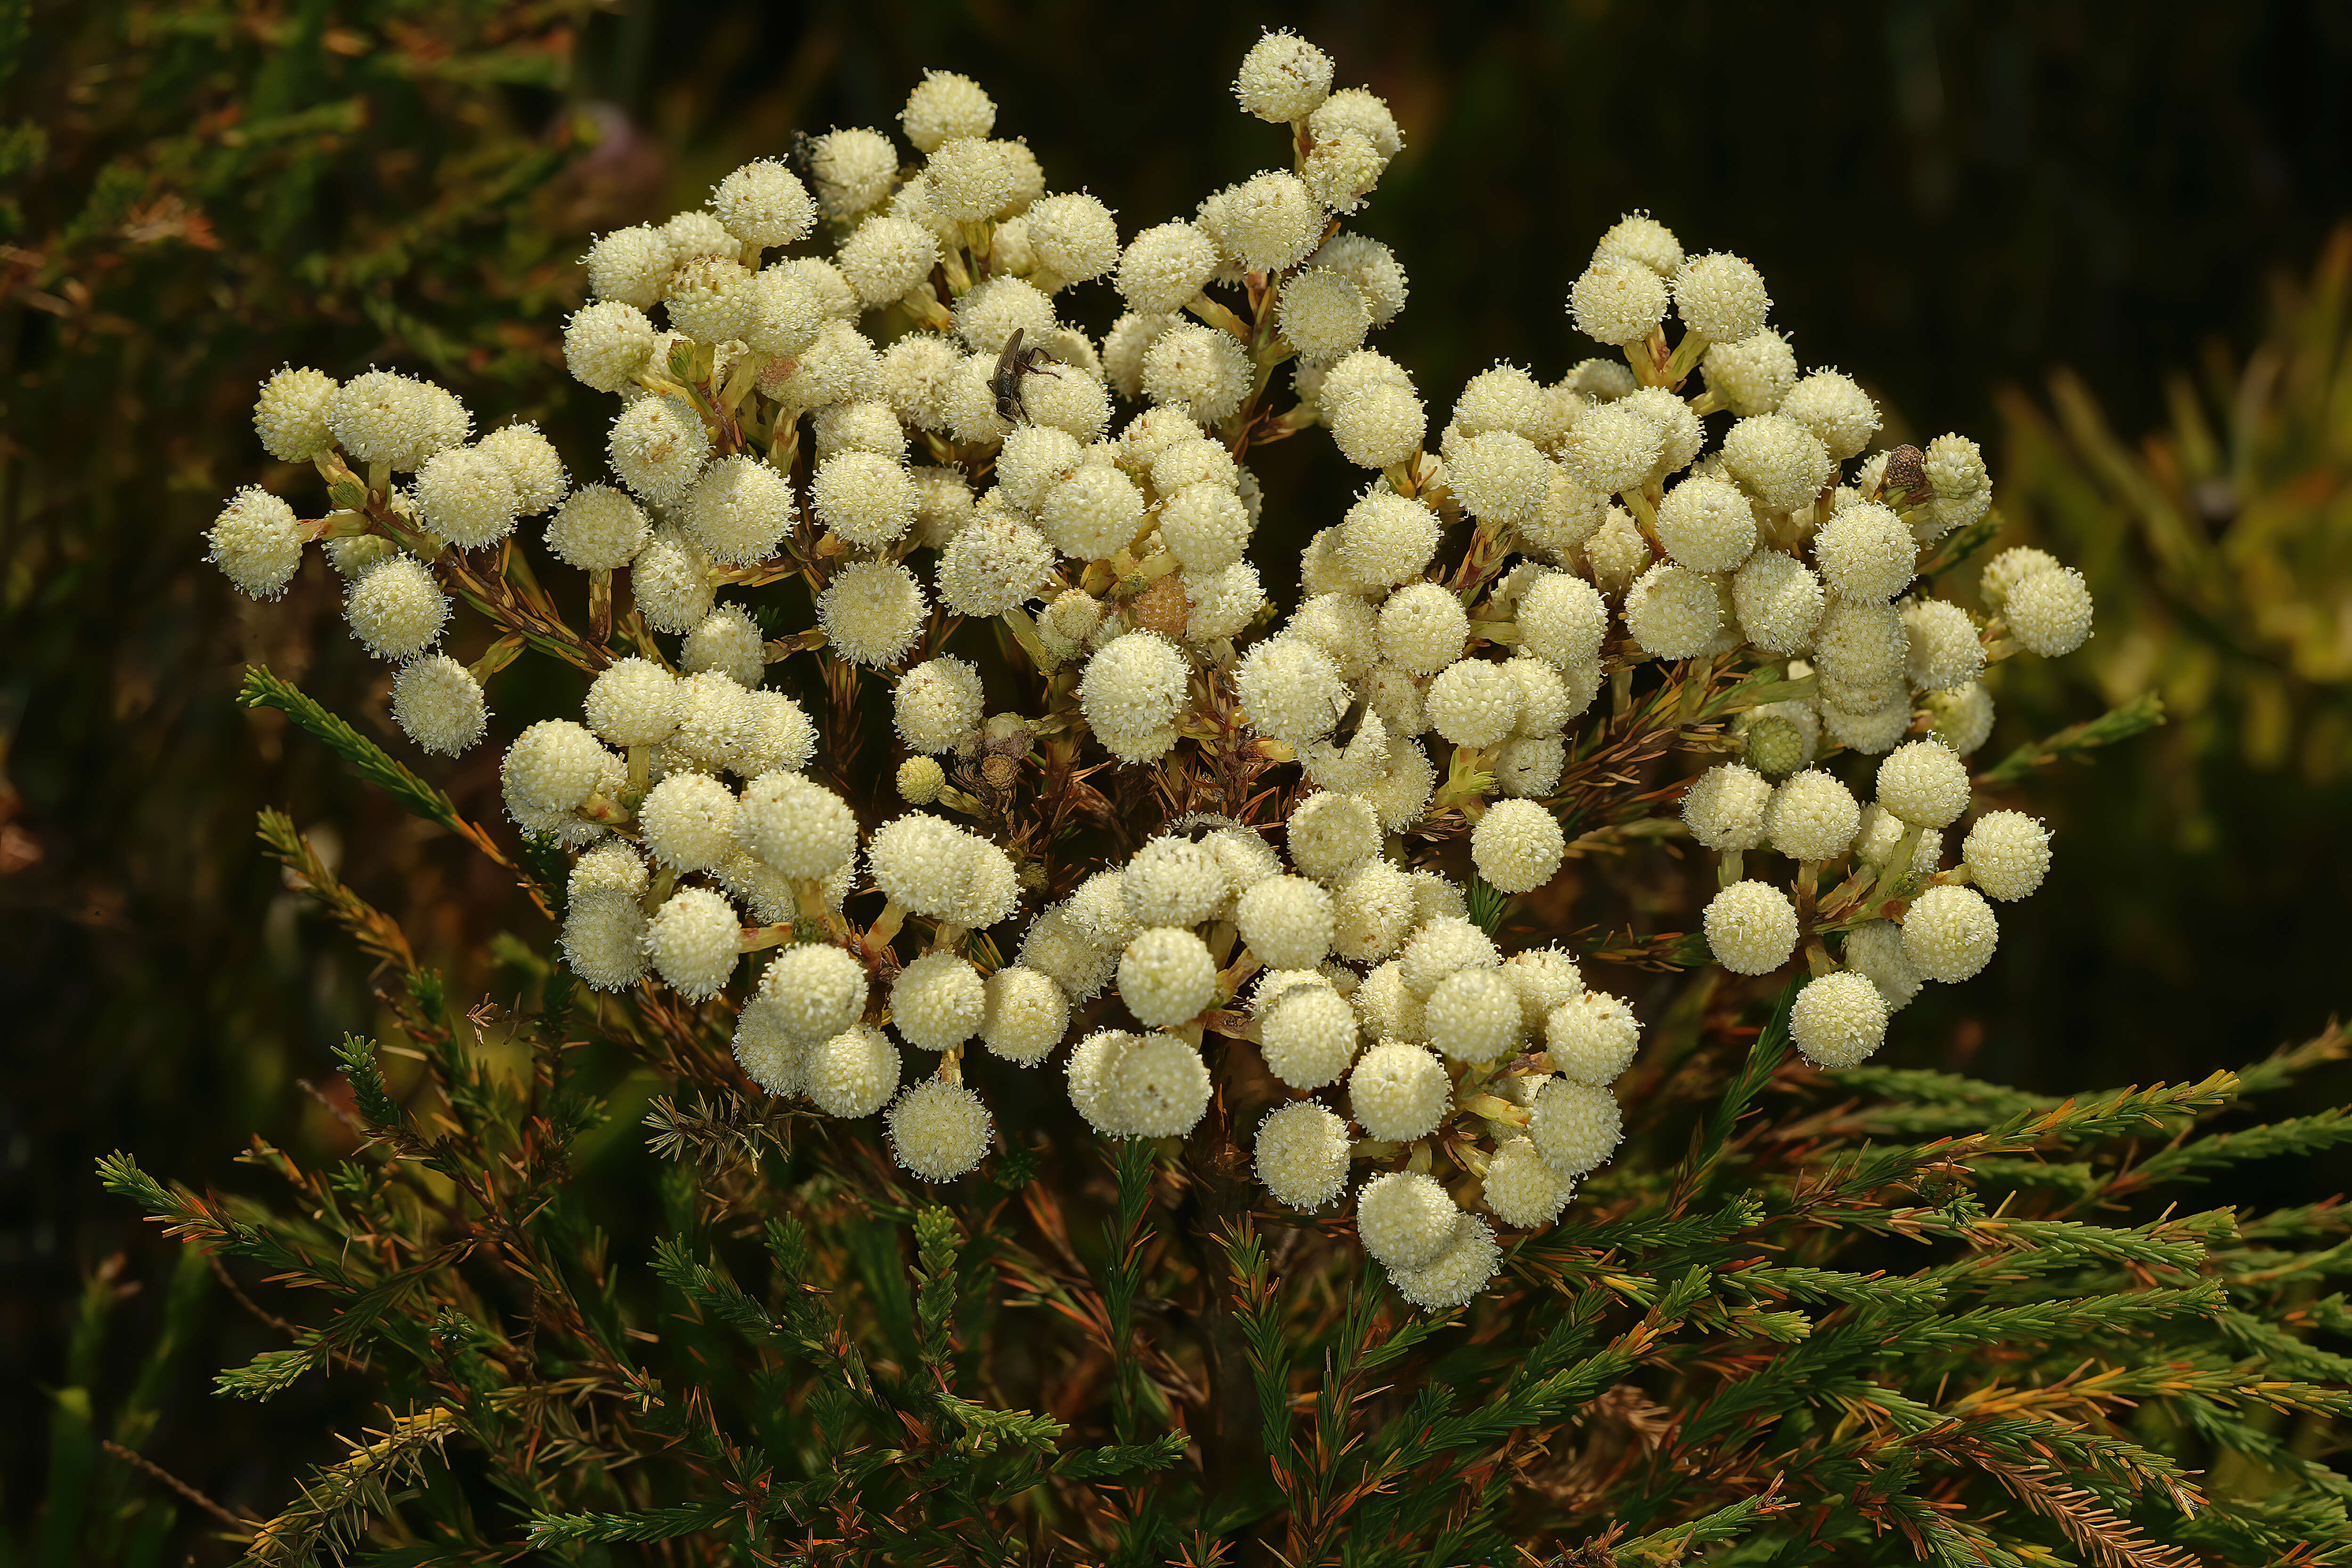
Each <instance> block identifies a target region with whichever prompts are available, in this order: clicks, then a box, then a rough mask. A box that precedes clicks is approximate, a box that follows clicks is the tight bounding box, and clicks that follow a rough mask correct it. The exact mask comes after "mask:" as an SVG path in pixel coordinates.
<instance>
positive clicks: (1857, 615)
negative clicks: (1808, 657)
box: [1813, 598, 1910, 707]
mask: <svg viewBox="0 0 2352 1568" xmlns="http://www.w3.org/2000/svg"><path fill="white" fill-rule="evenodd" d="M1909 654H1910V643H1909V640H1908V638H1907V635H1906V633H1905V631H1904V629H1903V613H1902V612H1901V611H1900V610H1897V609H1896V608H1895V606H1894V605H1887V604H1882V603H1880V602H1879V601H1877V600H1875V599H1846V598H1832V599H1831V600H1830V601H1829V603H1828V605H1826V607H1824V608H1823V610H1822V621H1821V626H1820V627H1819V628H1818V629H1817V630H1816V632H1815V633H1814V637H1813V664H1814V667H1815V668H1818V669H1819V670H1820V671H1821V676H1822V684H1823V685H1824V686H1825V687H1836V688H1843V690H1841V691H1828V692H1824V694H1823V695H1824V696H1825V697H1828V698H1832V699H1835V698H1843V699H1845V704H1844V705H1846V706H1851V707H1873V706H1876V705H1877V703H1879V702H1880V701H1883V700H1886V699H1889V698H1895V697H1899V696H1901V695H1902V687H1903V667H1904V663H1905V660H1906V658H1908V657H1909Z"/></svg>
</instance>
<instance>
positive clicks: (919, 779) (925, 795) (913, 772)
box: [894, 756, 948, 805]
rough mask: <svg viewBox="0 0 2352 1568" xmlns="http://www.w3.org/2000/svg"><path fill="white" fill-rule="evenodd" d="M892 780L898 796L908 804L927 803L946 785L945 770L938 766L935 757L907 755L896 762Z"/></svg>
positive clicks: (936, 797) (933, 799)
mask: <svg viewBox="0 0 2352 1568" xmlns="http://www.w3.org/2000/svg"><path fill="white" fill-rule="evenodd" d="M894 782H895V783H896V784H898V798H899V799H901V800H903V801H905V802H906V803H907V804H908V805H930V804H931V802H933V801H935V800H937V799H939V798H940V790H942V789H944V788H946V787H947V782H948V775H947V770H946V769H945V768H942V767H940V763H939V759H938V758H936V757H924V756H916V757H908V759H907V760H906V761H905V762H903V763H899V764H898V776H897V778H896V780H895V781H894Z"/></svg>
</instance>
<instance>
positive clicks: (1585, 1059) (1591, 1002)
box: [1544, 991, 1642, 1085]
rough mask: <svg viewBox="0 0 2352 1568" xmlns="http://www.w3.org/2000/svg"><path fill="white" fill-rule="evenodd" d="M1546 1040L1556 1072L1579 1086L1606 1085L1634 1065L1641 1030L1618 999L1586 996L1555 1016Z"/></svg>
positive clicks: (1599, 994)
mask: <svg viewBox="0 0 2352 1568" xmlns="http://www.w3.org/2000/svg"><path fill="white" fill-rule="evenodd" d="M1544 1040H1545V1044H1546V1046H1547V1047H1548V1051H1547V1055H1548V1057H1549V1060H1550V1062H1551V1066H1552V1070H1553V1071H1555V1072H1558V1073H1559V1074H1561V1075H1562V1076H1563V1077H1565V1078H1568V1079H1571V1080H1573V1081H1575V1082H1577V1083H1589V1084H1595V1085H1605V1084H1610V1083H1613V1082H1615V1081H1616V1079H1618V1077H1619V1076H1620V1075H1621V1074H1622V1073H1623V1072H1624V1070H1625V1069H1626V1068H1629V1067H1631V1066H1633V1055H1634V1053H1635V1052H1636V1051H1637V1050H1638V1049H1640V1047H1641V1043H1642V1026H1641V1025H1640V1024H1639V1023H1638V1022H1637V1021H1636V1020H1635V1019H1634V1017H1633V1009H1632V1008H1631V1007H1628V1006H1627V1005H1625V1004H1624V1002H1623V1001H1622V1000H1621V999H1619V998H1618V997H1615V996H1612V995H1610V994H1608V993H1607V992H1605V991H1587V992H1584V993H1583V994H1580V995H1577V996H1572V997H1570V998H1569V999H1568V1000H1567V1001H1565V1002H1562V1003H1561V1004H1560V1005H1559V1006H1557V1007H1554V1008H1553V1009H1552V1010H1551V1012H1550V1014H1549V1016H1547V1017H1546V1018H1545V1020H1544Z"/></svg>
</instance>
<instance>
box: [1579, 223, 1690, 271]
mask: <svg viewBox="0 0 2352 1568" xmlns="http://www.w3.org/2000/svg"><path fill="white" fill-rule="evenodd" d="M1592 254H1593V256H1594V257H1595V258H1600V257H1601V256H1604V255H1614V256H1621V257H1623V258H1626V259H1628V260H1631V261H1638V262H1640V263H1641V264H1642V265H1643V266H1644V267H1646V268H1649V269H1650V270H1651V271H1653V272H1654V273H1656V274H1657V275H1658V276H1659V277H1661V278H1672V277H1673V276H1674V275H1675V272H1676V271H1677V270H1679V269H1680V268H1681V267H1682V264H1683V242H1682V241H1681V240H1679V239H1676V238H1675V231H1674V230H1672V229H1670V228H1668V227H1667V226H1665V225H1664V224H1662V223H1660V222H1659V221H1658V220H1657V219H1655V218H1654V217H1652V216H1650V215H1649V214H1648V213H1645V212H1636V213H1627V214H1626V215H1625V216H1623V217H1621V218H1619V219H1618V220H1617V221H1616V222H1615V223H1613V224H1611V225H1610V226H1609V228H1608V231H1607V232H1606V233H1604V234H1602V235H1601V243H1600V244H1598V245H1596V246H1594V247H1592Z"/></svg>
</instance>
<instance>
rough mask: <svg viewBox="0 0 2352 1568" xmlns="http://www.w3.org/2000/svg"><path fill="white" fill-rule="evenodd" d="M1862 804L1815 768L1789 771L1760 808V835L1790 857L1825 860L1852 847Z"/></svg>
mask: <svg viewBox="0 0 2352 1568" xmlns="http://www.w3.org/2000/svg"><path fill="white" fill-rule="evenodd" d="M1861 829H1862V807H1861V805H1859V804H1858V803H1857V802H1856V801H1855V800H1854V798H1853V791H1852V790H1850V789H1848V788H1846V787H1845V785H1843V784H1840V783H1839V782H1838V781H1837V780H1836V779H1835V778H1834V777H1832V775H1830V774H1828V773H1822V772H1821V771H1820V770H1819V769H1817V768H1808V769H1806V770H1805V771H1804V772H1803V773H1791V774H1790V775H1789V777H1787V778H1786V779H1783V780H1782V781H1781V782H1780V787H1779V788H1778V789H1776V790H1774V791H1773V792H1772V800H1771V803H1770V804H1769V805H1767V806H1766V807H1765V808H1764V834H1765V837H1768V838H1769V839H1770V840H1771V843H1772V847H1773V848H1775V849H1778V850H1779V851H1780V853H1781V854H1783V855H1786V856H1787V857H1789V858H1790V859H1791V860H1827V859H1830V858H1832V857H1834V856H1839V855H1843V854H1844V853H1845V852H1846V851H1847V850H1848V849H1850V848H1852V847H1853V836H1854V835H1855V834H1856V833H1858V832H1860V831H1861Z"/></svg>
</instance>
